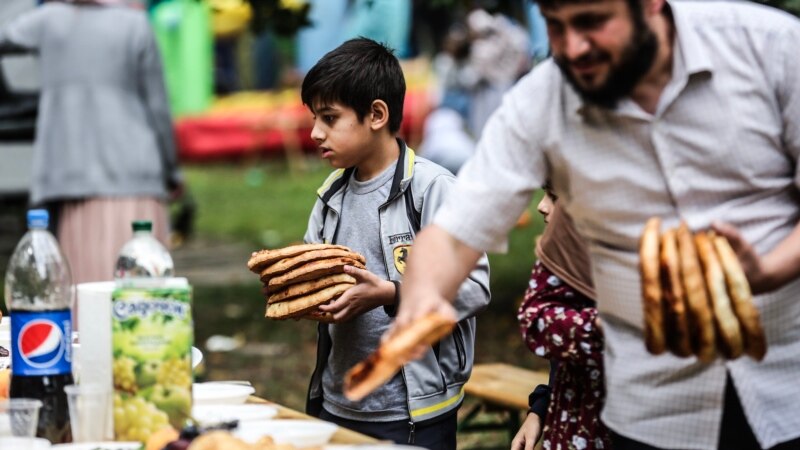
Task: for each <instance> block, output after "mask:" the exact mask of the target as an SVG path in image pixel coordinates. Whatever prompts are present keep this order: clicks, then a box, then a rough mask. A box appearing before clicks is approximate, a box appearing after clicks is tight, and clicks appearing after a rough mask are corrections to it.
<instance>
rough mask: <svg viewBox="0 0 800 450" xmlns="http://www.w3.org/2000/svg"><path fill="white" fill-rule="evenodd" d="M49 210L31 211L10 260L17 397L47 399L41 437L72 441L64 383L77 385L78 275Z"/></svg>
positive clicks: (9, 301) (7, 288) (13, 389)
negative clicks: (75, 283)
mask: <svg viewBox="0 0 800 450" xmlns="http://www.w3.org/2000/svg"><path fill="white" fill-rule="evenodd" d="M48 221H49V215H48V213H47V211H46V210H43V209H34V210H31V211H28V232H27V233H26V234H25V235H24V236H23V237H22V240H20V241H19V243H18V244H17V247H16V249H15V250H14V253H13V254H12V256H11V260H10V261H9V264H8V269H7V271H6V279H5V299H6V306H8V309H9V312H10V315H11V386H10V389H9V395H10V397H11V398H22V397H24V398H35V399H39V400H41V401H42V403H43V406H42V408H41V409H40V410H39V424H38V428H37V430H36V435H37V436H38V437H43V438H46V439H48V440H50V442H52V443H54V444H58V443H64V442H70V441H71V440H72V437H71V432H70V423H69V411H68V408H67V396H66V393H65V392H64V386H66V385H69V384H72V383H73V380H72V345H71V337H72V317H71V311H70V306H71V304H72V278H71V275H70V270H69V265H68V263H67V260H66V259H65V258H64V256H63V254H62V253H61V249H60V248H59V246H58V242H57V241H56V239H55V237H53V235H52V234H51V233H50V232H49V231H47V225H48Z"/></svg>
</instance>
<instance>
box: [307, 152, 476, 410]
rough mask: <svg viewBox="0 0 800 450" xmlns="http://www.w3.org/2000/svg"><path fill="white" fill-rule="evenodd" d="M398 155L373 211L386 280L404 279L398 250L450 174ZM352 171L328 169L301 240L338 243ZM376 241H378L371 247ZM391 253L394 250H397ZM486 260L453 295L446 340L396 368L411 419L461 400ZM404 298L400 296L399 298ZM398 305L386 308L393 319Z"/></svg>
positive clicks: (311, 403) (316, 392) (321, 340)
mask: <svg viewBox="0 0 800 450" xmlns="http://www.w3.org/2000/svg"><path fill="white" fill-rule="evenodd" d="M398 143H399V144H400V156H399V158H398V164H397V168H396V170H395V174H394V178H393V181H392V187H391V190H390V194H389V198H388V199H387V200H386V202H385V203H384V204H383V205H381V207H380V208H379V209H378V214H379V217H380V220H379V222H380V236H381V242H380V245H381V247H382V250H383V256H384V267H385V269H386V272H385V273H384V274H377V275H379V276H382V277H384V278H385V279H388V280H392V281H400V280H401V279H402V273H401V272H400V270H401V269H403V267H404V266H403V264H404V257H405V256H406V255H405V254H403V250H405V251H407V250H408V247H407V246H408V245H410V244H412V243H413V240H414V237H415V236H416V234H417V232H418V231H419V230H420V229H421V228H422V227H424V226H425V225H427V224H428V223H430V222H431V221H432V220H433V216H434V213H435V212H436V209H437V208H438V207H439V205H441V204H442V203H443V201H444V198H445V196H446V195H447V192H448V191H449V189H450V188H451V186H452V185H453V182H454V181H455V177H454V176H453V175H452V174H451V173H450V172H448V171H447V170H445V169H444V168H442V167H440V166H438V165H436V164H434V163H432V162H430V161H428V160H426V159H424V158H420V157H417V156H416V155H415V153H414V151H413V150H412V149H410V148H408V147H406V145H405V143H404V142H403V141H401V140H399V139H398ZM352 173H353V169H346V170H345V169H339V170H336V171H334V172H333V173H332V174H331V175H330V176H329V177H328V179H327V180H325V182H324V183H323V185H322V187H320V188H319V190H318V191H317V194H318V198H317V202H316V203H315V205H314V208H313V210H312V212H311V217H310V218H309V221H308V229H307V230H306V235H305V241H306V242H307V243H322V242H325V243H336V233H337V229H338V224H339V217H340V213H341V206H342V198H343V194H342V192H343V189H342V188H343V187H344V186H345V185H346V183H347V181H348V179H349V178H350V176H352ZM376 244H377V243H376ZM396 249H397V250H398V251H396ZM489 299H490V293H489V262H488V259H487V258H486V255H483V256H482V257H481V259H480V260H479V261H478V264H477V265H476V267H475V269H474V270H473V271H472V273H471V274H470V276H469V278H468V279H467V280H466V281H464V283H463V284H462V285H461V288H460V289H459V291H458V296H457V298H456V301H455V304H454V305H455V308H456V311H457V313H458V317H459V320H460V321H459V323H458V325H457V327H456V328H455V331H454V332H453V334H452V335H451V336H447V337H445V338H444V339H442V340H441V341H440V342H439V343H438V344H436V345H434V346H433V347H432V348H431V349H430V351H429V352H428V353H427V354H426V355H425V356H424V357H423V358H421V359H419V360H417V361H413V362H410V363H408V364H406V365H405V366H404V367H403V369H402V375H403V380H404V381H405V384H406V392H407V395H408V411H409V416H410V421H411V422H412V423H417V422H421V421H427V420H430V419H434V418H436V417H439V416H442V415H444V414H446V413H449V412H452V411H454V410H455V408H457V407H458V406H459V405H460V404H461V401H462V400H463V398H464V387H463V386H464V383H465V382H466V381H467V379H468V378H469V375H470V373H471V371H472V361H473V356H474V348H475V314H477V313H478V312H479V311H481V310H483V309H484V308H486V306H487V305H488V304H489ZM401 301H402V299H401ZM396 307H397V305H394V306H393V307H385V308H384V310H385V311H386V314H388V315H390V316H393V315H394V313H395V311H396ZM331 346H332V342H331V337H330V335H329V333H328V325H327V324H322V323H321V324H320V326H319V330H318V342H317V365H316V368H315V369H314V373H313V375H312V376H311V385H310V389H309V394H308V403H307V405H306V410H307V412H308V413H309V414H311V415H314V416H318V415H319V413H320V410H321V408H322V372H323V370H324V367H325V363H326V362H327V360H328V355H329V353H330V351H331Z"/></svg>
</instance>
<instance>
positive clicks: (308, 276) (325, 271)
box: [262, 257, 365, 294]
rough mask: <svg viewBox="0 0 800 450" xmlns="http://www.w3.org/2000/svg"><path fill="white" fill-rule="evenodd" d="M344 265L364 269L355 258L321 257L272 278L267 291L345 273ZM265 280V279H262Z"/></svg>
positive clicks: (274, 290) (275, 290)
mask: <svg viewBox="0 0 800 450" xmlns="http://www.w3.org/2000/svg"><path fill="white" fill-rule="evenodd" d="M344 266H353V267H358V268H359V269H364V268H365V267H364V265H363V264H361V263H360V262H358V261H356V260H355V259H353V258H345V257H339V258H330V259H320V260H318V261H313V262H310V263H306V264H303V265H302V266H300V267H298V268H296V269H293V270H290V271H288V272H286V273H284V274H283V275H280V276H277V277H275V278H272V279H270V280H269V282H268V283H267V291H268V292H269V293H270V294H272V293H273V292H277V291H279V290H281V289H283V288H285V287H286V286H289V285H291V284H297V283H300V282H303V281H308V280H314V279H317V278H321V277H324V276H327V275H333V274H337V273H344ZM262 281H263V280H262Z"/></svg>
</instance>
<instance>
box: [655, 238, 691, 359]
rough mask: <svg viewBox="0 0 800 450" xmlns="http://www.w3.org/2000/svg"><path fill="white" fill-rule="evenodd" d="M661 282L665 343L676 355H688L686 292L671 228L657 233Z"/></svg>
mask: <svg viewBox="0 0 800 450" xmlns="http://www.w3.org/2000/svg"><path fill="white" fill-rule="evenodd" d="M661 282H662V286H663V293H664V302H665V305H666V314H665V321H664V323H665V324H666V337H667V346H668V347H669V349H670V351H671V352H672V353H674V354H675V355H677V356H681V357H686V356H690V355H691V354H692V344H691V338H690V335H689V323H688V320H687V314H686V294H685V292H684V290H683V283H682V282H681V273H680V260H679V259H678V243H677V238H676V232H675V229H670V230H667V231H666V232H665V233H664V234H663V235H662V236H661Z"/></svg>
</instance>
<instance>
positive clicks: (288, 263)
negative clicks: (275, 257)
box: [261, 248, 367, 280]
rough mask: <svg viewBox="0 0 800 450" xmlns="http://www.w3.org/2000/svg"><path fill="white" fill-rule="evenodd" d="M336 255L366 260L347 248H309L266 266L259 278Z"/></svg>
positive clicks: (363, 262) (360, 260) (335, 256)
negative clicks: (309, 249)
mask: <svg viewBox="0 0 800 450" xmlns="http://www.w3.org/2000/svg"><path fill="white" fill-rule="evenodd" d="M337 257H346V258H352V259H354V260H356V261H358V262H360V263H361V264H365V263H366V262H367V261H366V260H365V259H364V257H363V256H362V255H360V254H358V253H355V252H351V251H349V250H342V249H340V248H326V249H323V250H311V251H307V252H303V253H301V254H299V255H297V256H292V257H291V258H284V259H282V260H280V261H278V262H276V263H275V264H272V265H270V266H267V267H266V268H265V269H264V270H262V271H261V279H262V280H264V279H269V278H273V277H276V276H278V275H282V274H284V273H286V272H288V271H290V270H292V269H296V268H298V267H300V266H302V265H303V264H306V263H309V262H313V261H318V260H320V259H330V258H337Z"/></svg>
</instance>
